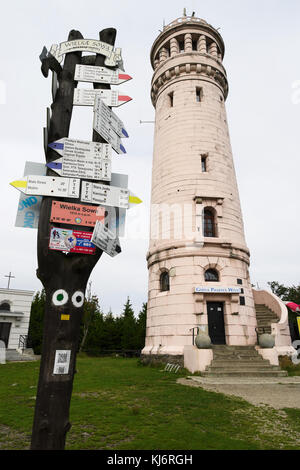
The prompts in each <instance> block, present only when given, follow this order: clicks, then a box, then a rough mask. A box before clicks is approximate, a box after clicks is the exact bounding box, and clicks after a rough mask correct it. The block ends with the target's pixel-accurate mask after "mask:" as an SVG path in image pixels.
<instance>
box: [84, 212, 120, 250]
mask: <svg viewBox="0 0 300 470" xmlns="http://www.w3.org/2000/svg"><path fill="white" fill-rule="evenodd" d="M91 242H92V243H93V244H94V245H96V246H98V248H101V250H103V251H104V252H105V253H107V254H108V255H109V256H112V257H114V256H116V255H117V254H118V253H121V247H120V240H119V237H115V234H114V233H113V232H112V231H111V230H109V229H108V228H107V227H105V226H104V225H103V224H102V223H101V222H99V221H97V222H96V225H95V228H94V231H93V235H92V239H91Z"/></svg>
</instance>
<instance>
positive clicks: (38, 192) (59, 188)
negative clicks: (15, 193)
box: [10, 175, 80, 198]
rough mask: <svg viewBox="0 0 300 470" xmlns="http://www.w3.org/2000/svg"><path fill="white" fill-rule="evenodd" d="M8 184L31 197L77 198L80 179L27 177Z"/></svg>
mask: <svg viewBox="0 0 300 470" xmlns="http://www.w3.org/2000/svg"><path fill="white" fill-rule="evenodd" d="M10 184H11V185H12V186H14V187H15V188H17V189H18V190H19V191H21V192H22V193H25V194H30V195H33V196H56V197H74V198H78V197H79V189H80V179H77V178H53V177H52V176H36V175H29V176H26V177H25V178H22V179H20V180H16V181H12V182H11V183H10Z"/></svg>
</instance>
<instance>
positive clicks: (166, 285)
mask: <svg viewBox="0 0 300 470" xmlns="http://www.w3.org/2000/svg"><path fill="white" fill-rule="evenodd" d="M159 281H160V291H161V292H165V291H168V290H170V279H169V273H168V272H167V271H164V272H163V273H161V275H160V279H159Z"/></svg>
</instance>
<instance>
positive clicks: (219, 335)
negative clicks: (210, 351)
mask: <svg viewBox="0 0 300 470" xmlns="http://www.w3.org/2000/svg"><path fill="white" fill-rule="evenodd" d="M207 317H208V334H209V336H210V339H211V342H212V344H226V339H225V324H224V304H223V302H207Z"/></svg>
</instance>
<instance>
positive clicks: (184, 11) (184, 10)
mask: <svg viewBox="0 0 300 470" xmlns="http://www.w3.org/2000/svg"><path fill="white" fill-rule="evenodd" d="M183 16H186V8H184V9H183Z"/></svg>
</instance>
